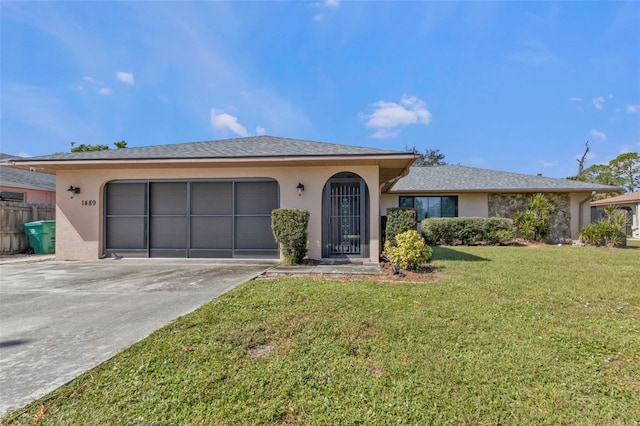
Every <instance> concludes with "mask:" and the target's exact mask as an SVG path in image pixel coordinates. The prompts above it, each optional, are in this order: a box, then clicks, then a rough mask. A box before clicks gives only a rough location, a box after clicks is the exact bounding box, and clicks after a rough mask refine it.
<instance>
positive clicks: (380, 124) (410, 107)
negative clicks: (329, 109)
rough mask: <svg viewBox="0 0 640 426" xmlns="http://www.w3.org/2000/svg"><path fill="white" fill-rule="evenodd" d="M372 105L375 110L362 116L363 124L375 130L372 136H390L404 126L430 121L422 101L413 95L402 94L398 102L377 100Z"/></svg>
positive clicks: (429, 115) (381, 137) (395, 134)
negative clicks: (364, 119)
mask: <svg viewBox="0 0 640 426" xmlns="http://www.w3.org/2000/svg"><path fill="white" fill-rule="evenodd" d="M373 107H374V108H375V111H374V112H373V113H372V114H369V115H365V116H364V117H365V118H366V119H367V122H366V123H365V125H366V126H367V127H369V128H370V129H375V130H376V132H375V133H374V134H373V135H371V137H372V138H378V139H386V138H392V137H395V136H397V135H398V133H399V131H400V129H401V128H403V127H405V126H409V125H412V124H424V125H427V124H429V123H430V122H431V113H430V112H429V110H427V108H426V106H425V103H424V101H422V100H421V99H418V98H417V97H415V96H407V95H403V96H402V99H401V100H400V103H396V102H386V101H378V102H376V103H374V104H373Z"/></svg>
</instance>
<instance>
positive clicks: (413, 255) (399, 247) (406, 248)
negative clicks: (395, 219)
mask: <svg viewBox="0 0 640 426" xmlns="http://www.w3.org/2000/svg"><path fill="white" fill-rule="evenodd" d="M432 253H433V250H431V247H429V246H428V245H427V244H426V243H425V241H424V238H422V237H421V236H420V234H418V232H417V231H415V230H413V229H411V230H409V231H405V232H403V233H401V234H398V235H396V245H395V246H394V245H392V244H391V243H390V242H389V241H387V242H385V244H384V255H385V256H386V257H387V259H389V260H390V261H392V262H393V263H395V264H396V265H398V266H399V267H401V268H403V269H409V270H416V269H418V268H419V267H420V266H421V265H422V264H423V263H424V262H426V261H427V260H428V259H429V258H430V257H431V254H432Z"/></svg>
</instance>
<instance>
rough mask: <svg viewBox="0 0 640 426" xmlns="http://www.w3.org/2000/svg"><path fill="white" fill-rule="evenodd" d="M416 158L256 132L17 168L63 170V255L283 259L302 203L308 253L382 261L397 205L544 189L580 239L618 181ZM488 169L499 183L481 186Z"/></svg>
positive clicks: (59, 245) (503, 206) (485, 204)
mask: <svg viewBox="0 0 640 426" xmlns="http://www.w3.org/2000/svg"><path fill="white" fill-rule="evenodd" d="M415 159H416V155H415V154H414V153H409V152H400V151H391V150H385V149H376V148H366V147H359V146H349V145H337V144H330V143H322V142H313V141H306V140H298V139H287V138H276V137H271V136H255V137H248V138H238V139H227V140H220V141H211V142H196V143H185V144H175V145H162V146H148V147H139V148H126V149H118V150H108V151H95V152H78V153H64V154H56V155H51V156H46V157H36V158H28V159H27V158H24V159H15V160H14V164H13V167H20V168H23V169H29V167H36V168H37V169H38V170H42V171H44V172H47V173H52V174H55V175H56V177H57V185H58V191H59V192H58V198H57V210H56V220H57V223H56V257H57V258H58V259H60V260H75V259H96V258H99V257H101V256H103V255H106V256H111V255H113V254H117V255H123V256H139V257H200V258H202V257H209V258H222V257H234V258H242V257H270V258H278V256H279V251H278V246H277V244H276V242H275V241H274V239H273V235H272V232H271V211H272V210H273V209H275V208H302V209H307V210H309V211H310V220H309V228H308V230H309V252H308V254H309V257H310V258H313V259H321V258H349V259H352V260H353V259H360V260H363V261H372V262H378V260H379V254H380V251H381V249H382V247H381V225H380V223H381V217H382V216H384V215H386V209H387V208H388V207H398V206H399V205H400V203H401V204H402V205H403V206H408V205H411V206H417V207H418V209H419V210H420V209H421V208H422V206H426V207H424V208H423V210H422V211H426V212H431V213H432V214H431V215H432V216H434V215H437V214H436V213H434V212H436V211H439V212H440V213H439V214H440V215H457V216H489V215H506V213H507V210H508V212H509V213H512V212H513V208H515V206H518V205H522V201H523V200H524V199H525V198H526V197H527V196H529V195H530V194H532V193H534V192H541V191H542V192H547V193H550V194H558V195H557V197H558V198H559V199H560V203H561V204H562V209H561V210H559V215H560V216H562V220H563V221H565V222H566V221H568V222H567V223H568V225H566V229H564V228H563V232H565V234H566V235H563V236H566V237H567V238H571V237H573V236H574V235H575V237H576V238H577V233H578V228H579V226H580V224H581V222H580V221H581V220H582V219H580V218H581V217H582V215H583V214H584V215H588V214H589V206H588V201H589V200H590V195H591V192H592V191H598V192H607V191H611V190H616V189H618V188H612V187H608V186H603V185H594V184H587V183H584V182H575V181H568V180H565V179H551V178H542V177H537V176H524V175H518V174H513V173H502V172H492V171H489V170H485V171H482V170H481V169H471V168H462V167H458V166H442V167H433V168H411V167H410V166H411V164H412V163H413V162H414V161H415ZM455 170H457V171H458V172H457V173H453V174H450V173H449V172H450V171H455ZM465 170H466V171H467V172H468V173H467V174H465V173H462V172H463V171H465ZM429 173H431V175H430V176H431V177H428V176H429ZM407 174H408V175H407ZM480 174H486V175H487V179H490V177H491V176H493V177H494V178H495V179H497V181H496V182H495V183H494V184H489V182H488V181H487V183H486V184H485V185H484V186H482V185H480V183H481V180H480V177H479V175H480ZM403 176H405V177H404V178H403ZM451 180H453V181H451ZM521 181H522V182H521ZM543 182H544V185H543V184H542V183H543ZM436 183H437V185H435V184H436ZM462 183H466V184H467V186H466V187H465V186H464V185H462V186H459V185H460V184H462ZM533 183H535V185H534V184H533ZM469 185H471V186H470V187H469ZM473 185H480V186H473ZM434 197H438V198H439V202H440V205H441V207H440V209H439V210H437V209H436V207H435V205H436V204H437V200H434ZM432 201H433V203H434V204H433V205H432ZM425 203H426V204H425ZM425 209H426V210H425ZM443 212H444V213H443ZM423 215H424V214H423ZM586 217H588V216H586ZM575 218H578V219H575ZM563 223H564V222H563ZM574 228H575V229H574Z"/></svg>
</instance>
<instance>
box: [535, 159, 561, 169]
mask: <svg viewBox="0 0 640 426" xmlns="http://www.w3.org/2000/svg"><path fill="white" fill-rule="evenodd" d="M538 164H540V165H541V166H542V167H544V168H548V167H555V166H557V165H558V162H557V161H547V160H540V161H538Z"/></svg>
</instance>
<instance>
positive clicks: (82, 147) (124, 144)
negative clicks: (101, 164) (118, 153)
mask: <svg viewBox="0 0 640 426" xmlns="http://www.w3.org/2000/svg"><path fill="white" fill-rule="evenodd" d="M70 145H71V152H89V151H106V150H108V149H109V145H86V144H83V143H81V144H80V145H76V143H75V142H73V141H72V142H71V144H70ZM113 145H115V147H116V148H117V149H122V148H126V147H127V142H125V141H119V142H114V143H113Z"/></svg>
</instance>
